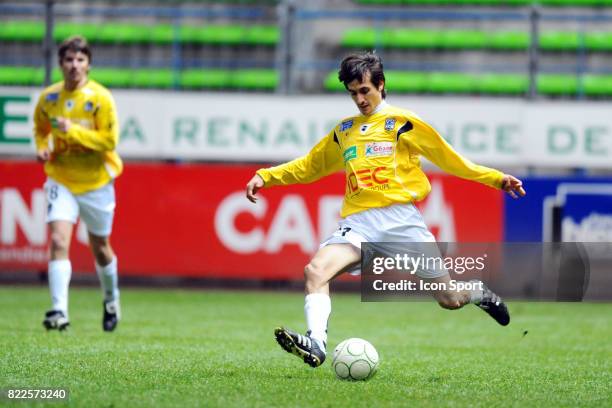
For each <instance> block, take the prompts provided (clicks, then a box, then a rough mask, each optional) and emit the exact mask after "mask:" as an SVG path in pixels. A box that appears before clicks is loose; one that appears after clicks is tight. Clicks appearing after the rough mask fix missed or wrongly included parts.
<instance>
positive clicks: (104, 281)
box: [96, 256, 119, 301]
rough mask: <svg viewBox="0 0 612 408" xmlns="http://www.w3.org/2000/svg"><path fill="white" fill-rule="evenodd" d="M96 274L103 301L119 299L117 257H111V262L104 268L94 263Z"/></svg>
mask: <svg viewBox="0 0 612 408" xmlns="http://www.w3.org/2000/svg"><path fill="white" fill-rule="evenodd" d="M96 272H97V273H98V278H100V284H101V285H102V293H103V295H104V300H105V301H112V300H117V299H119V284H118V278H117V257H116V256H113V260H112V261H110V263H109V264H108V265H106V266H100V265H98V263H97V262H96Z"/></svg>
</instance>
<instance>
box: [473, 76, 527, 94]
mask: <svg viewBox="0 0 612 408" xmlns="http://www.w3.org/2000/svg"><path fill="white" fill-rule="evenodd" d="M478 90H479V92H480V93H483V94H491V95H520V94H524V93H526V92H527V91H528V90H529V78H528V77H527V75H521V74H483V75H479V77H478Z"/></svg>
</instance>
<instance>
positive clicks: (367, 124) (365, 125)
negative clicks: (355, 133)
mask: <svg viewBox="0 0 612 408" xmlns="http://www.w3.org/2000/svg"><path fill="white" fill-rule="evenodd" d="M370 126H372V125H370V124H369V123H365V124H363V125H361V127H360V128H359V131H360V132H361V134H362V135H365V134H366V132H367V131H368V129H369V128H370Z"/></svg>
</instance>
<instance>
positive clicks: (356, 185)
mask: <svg viewBox="0 0 612 408" xmlns="http://www.w3.org/2000/svg"><path fill="white" fill-rule="evenodd" d="M385 170H387V167H386V166H380V167H376V168H367V169H360V170H355V171H352V172H351V173H349V174H348V175H347V176H346V188H347V190H348V192H349V193H355V192H356V191H358V190H359V189H363V188H368V189H371V190H387V189H388V188H389V179H388V178H385V177H383V175H382V174H381V172H384V171H385Z"/></svg>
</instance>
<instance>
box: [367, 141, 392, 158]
mask: <svg viewBox="0 0 612 408" xmlns="http://www.w3.org/2000/svg"><path fill="white" fill-rule="evenodd" d="M392 154H393V143H392V142H372V143H366V145H365V156H366V157H375V156H391V155H392Z"/></svg>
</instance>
